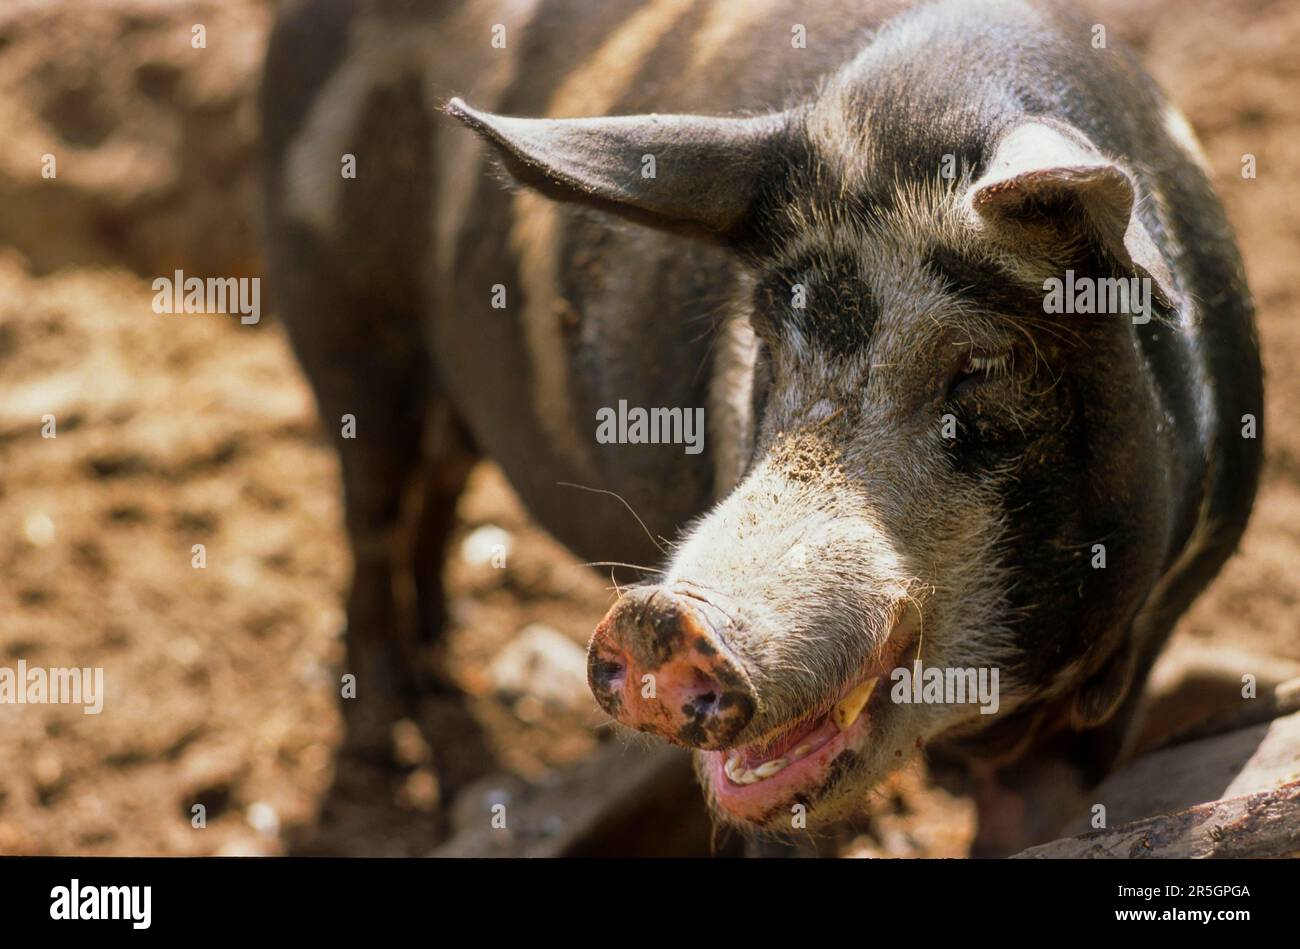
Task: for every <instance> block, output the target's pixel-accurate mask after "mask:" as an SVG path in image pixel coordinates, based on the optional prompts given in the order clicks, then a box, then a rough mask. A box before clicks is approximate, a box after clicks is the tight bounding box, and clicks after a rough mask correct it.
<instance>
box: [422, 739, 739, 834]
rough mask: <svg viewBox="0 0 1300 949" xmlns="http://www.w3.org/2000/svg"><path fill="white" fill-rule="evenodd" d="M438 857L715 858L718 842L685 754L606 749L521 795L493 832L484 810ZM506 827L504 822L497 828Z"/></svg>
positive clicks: (648, 749)
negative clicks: (713, 854)
mask: <svg viewBox="0 0 1300 949" xmlns="http://www.w3.org/2000/svg"><path fill="white" fill-rule="evenodd" d="M479 810H480V811H481V813H475V814H474V815H472V816H471V818H470V819H469V820H468V821H467V822H466V823H465V824H464V826H463V827H462V829H461V830H460V831H459V832H458V833H455V834H453V836H452V838H451V839H450V840H448V841H447V842H446V843H444V844H443V845H442V846H441V847H439V848H438V849H437V850H435V851H434V853H433V856H436V857H565V856H567V857H580V856H628V857H635V856H699V857H703V856H709V855H710V854H712V853H718V854H729V853H731V852H732V851H733V850H734V849H735V848H736V846H738V843H739V842H738V841H726V842H722V841H719V846H718V847H717V848H716V849H715V846H714V840H713V831H712V825H711V823H710V821H709V817H708V812H707V809H706V808H705V806H704V801H703V795H701V793H700V788H699V785H698V784H697V783H696V781H695V776H694V773H693V772H692V770H691V762H690V756H689V755H688V754H687V753H686V752H684V751H682V750H681V749H677V748H671V747H669V746H667V745H659V744H656V745H654V746H652V747H645V746H624V745H622V744H620V743H617V742H612V743H609V744H607V745H605V746H603V747H602V748H601V749H600V750H598V751H597V752H596V753H595V754H594V755H592V756H591V757H590V758H588V759H586V760H584V761H582V762H579V763H578V764H576V765H574V766H573V767H572V768H569V769H566V770H564V771H562V772H560V773H557V774H556V775H554V776H553V777H552V779H551V780H550V781H548V782H544V783H543V784H541V785H537V786H532V787H527V788H524V789H521V790H520V791H519V792H518V793H517V794H515V795H514V796H513V798H512V799H511V800H510V801H509V802H508V803H507V804H506V805H505V812H504V819H505V826H504V827H500V826H494V825H493V822H492V818H493V816H494V815H493V814H492V812H491V809H490V805H485V806H482V807H480V808H479ZM497 823H498V824H500V820H498V821H497Z"/></svg>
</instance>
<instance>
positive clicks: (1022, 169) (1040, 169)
mask: <svg viewBox="0 0 1300 949" xmlns="http://www.w3.org/2000/svg"><path fill="white" fill-rule="evenodd" d="M1136 197H1137V192H1136V189H1135V187H1134V184H1133V179H1132V177H1130V175H1129V173H1128V171H1126V170H1125V169H1124V168H1123V167H1121V166H1120V165H1119V164H1117V163H1115V162H1114V161H1111V160H1110V159H1108V158H1106V157H1105V156H1104V155H1102V153H1101V152H1100V151H1098V150H1097V148H1096V147H1095V146H1094V145H1093V144H1092V143H1091V142H1090V141H1088V139H1087V138H1086V137H1085V136H1084V135H1083V134H1082V133H1081V132H1079V131H1078V130H1077V129H1074V128H1071V127H1068V126H1065V125H1060V124H1057V123H1054V122H1049V121H1046V120H1043V119H1034V120H1031V121H1028V122H1025V123H1024V124H1022V125H1019V126H1017V127H1015V128H1013V129H1012V130H1011V131H1010V132H1008V133H1007V134H1006V135H1004V136H1003V138H1002V140H1001V141H1000V142H999V143H998V145H997V148H996V149H995V151H994V154H993V158H992V160H991V161H990V162H989V165H988V168H987V170H986V171H985V173H984V175H983V176H982V177H980V178H979V180H977V181H976V182H975V183H974V184H973V185H971V188H970V191H969V192H968V193H967V196H966V201H967V204H968V206H969V207H970V209H971V210H972V211H973V212H974V214H975V215H976V217H977V219H978V220H979V221H981V222H982V223H983V225H984V226H987V227H992V228H995V229H997V230H999V231H1002V232H1004V233H1010V234H1015V233H1016V232H1017V230H1020V229H1023V227H1024V224H1025V223H1027V222H1030V221H1041V220H1042V215H1043V214H1044V213H1046V214H1048V215H1051V214H1053V213H1061V214H1069V213H1071V212H1073V213H1078V212H1082V215H1083V217H1084V219H1085V221H1084V223H1085V225H1086V227H1087V228H1088V229H1089V230H1090V231H1091V233H1092V235H1093V236H1094V237H1095V238H1096V239H1097V240H1098V241H1100V243H1101V246H1102V248H1103V249H1104V250H1105V251H1106V252H1107V253H1108V254H1109V255H1110V256H1111V258H1112V259H1113V260H1114V261H1115V262H1116V263H1117V264H1119V266H1120V267H1121V268H1124V269H1126V270H1129V271H1132V272H1136V274H1137V276H1139V277H1149V278H1151V284H1152V292H1153V295H1154V296H1155V297H1156V300H1157V302H1159V303H1160V304H1162V305H1163V306H1166V307H1171V306H1176V305H1177V303H1178V300H1177V298H1176V296H1175V294H1174V283H1173V279H1172V275H1171V274H1170V272H1169V267H1168V265H1167V264H1166V263H1165V259H1164V257H1163V256H1162V255H1161V253H1160V250H1159V248H1157V247H1156V244H1155V241H1153V240H1152V239H1151V234H1150V233H1149V232H1148V231H1147V229H1146V227H1145V226H1144V225H1143V224H1142V222H1141V220H1140V219H1139V218H1138V215H1137V214H1136V213H1135V209H1134V204H1135V202H1136ZM1063 223H1066V224H1068V223H1069V222H1068V221H1065V222H1063Z"/></svg>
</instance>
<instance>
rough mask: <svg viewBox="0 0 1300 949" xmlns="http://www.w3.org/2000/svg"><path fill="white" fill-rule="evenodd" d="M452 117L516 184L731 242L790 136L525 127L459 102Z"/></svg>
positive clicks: (663, 125) (631, 122)
mask: <svg viewBox="0 0 1300 949" xmlns="http://www.w3.org/2000/svg"><path fill="white" fill-rule="evenodd" d="M447 112H448V113H449V114H450V115H453V116H455V117H456V118H458V119H460V120H461V121H462V122H464V123H465V124H466V125H468V126H469V127H470V128H472V129H474V130H475V131H476V132H478V133H479V134H480V135H482V136H483V137H484V138H485V139H487V140H488V141H489V142H490V143H491V144H492V145H493V146H495V147H496V149H497V151H498V153H499V154H500V156H501V158H502V160H503V162H504V163H505V166H506V168H507V169H508V170H509V171H510V172H511V174H513V175H514V176H515V178H517V179H518V180H519V181H521V182H522V183H524V184H526V185H529V186H530V187H533V188H536V189H537V190H538V191H540V192H541V193H542V194H544V195H546V196H548V197H551V198H554V199H556V200H559V201H572V202H577V203H580V204H585V205H587V206H589V207H594V208H599V209H601V210H604V211H609V212H611V213H613V214H617V215H619V216H621V217H624V218H628V219H629V220H632V221H636V222H637V223H640V224H647V225H649V226H651V227H656V228H659V229H661V230H667V231H673V232H676V233H684V234H691V235H693V236H700V237H711V238H714V239H723V240H725V239H728V238H731V237H734V236H736V235H737V233H738V232H739V231H740V230H742V228H743V227H744V224H745V222H746V220H747V218H748V216H749V212H750V208H751V206H752V204H753V199H754V193H755V190H756V189H757V187H758V184H759V183H760V182H761V181H762V180H763V179H764V177H765V175H766V174H767V172H768V171H769V169H770V168H771V167H772V166H773V164H774V162H775V161H776V159H777V156H778V154H779V149H778V144H779V141H780V140H781V138H782V137H783V136H784V133H785V129H786V120H785V117H784V116H783V115H782V114H779V113H778V114H772V115H765V116H759V117H755V118H721V117H712V116H701V115H625V116H613V117H610V118H581V119H526V118H514V117H511V116H501V115H494V114H492V113H490V112H481V111H479V110H477V109H474V108H471V107H470V106H468V105H466V104H465V102H464V101H462V100H461V99H459V98H456V99H452V100H451V101H450V102H449V103H447Z"/></svg>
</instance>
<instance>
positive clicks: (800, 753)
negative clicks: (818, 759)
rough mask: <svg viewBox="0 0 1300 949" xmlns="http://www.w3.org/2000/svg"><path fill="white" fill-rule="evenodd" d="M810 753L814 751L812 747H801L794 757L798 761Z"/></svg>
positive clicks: (797, 749) (795, 751)
mask: <svg viewBox="0 0 1300 949" xmlns="http://www.w3.org/2000/svg"><path fill="white" fill-rule="evenodd" d="M810 751H812V745H800V746H799V747H798V748H796V749H795V750H794V757H795V759H796V760H798V759H799V758H802V757H803V756H804V755H806V754H808V752H810Z"/></svg>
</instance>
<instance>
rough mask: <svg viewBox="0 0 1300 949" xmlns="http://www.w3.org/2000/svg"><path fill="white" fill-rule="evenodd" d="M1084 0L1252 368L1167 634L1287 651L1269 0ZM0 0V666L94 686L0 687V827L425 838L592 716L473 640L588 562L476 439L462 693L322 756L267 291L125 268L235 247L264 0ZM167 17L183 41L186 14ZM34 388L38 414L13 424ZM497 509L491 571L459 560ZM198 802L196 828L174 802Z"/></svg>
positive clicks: (890, 835)
mask: <svg viewBox="0 0 1300 949" xmlns="http://www.w3.org/2000/svg"><path fill="white" fill-rule="evenodd" d="M1094 6H1096V7H1097V8H1098V9H1099V11H1100V12H1099V16H1098V20H1099V22H1103V23H1105V24H1107V26H1108V28H1110V29H1111V30H1112V31H1113V33H1114V34H1118V35H1122V36H1124V37H1126V38H1127V39H1129V40H1130V41H1132V42H1134V43H1136V44H1138V45H1139V46H1140V47H1142V48H1143V49H1144V51H1145V53H1146V55H1147V58H1148V61H1149V63H1150V65H1151V68H1152V69H1153V71H1154V72H1155V74H1156V76H1157V77H1158V78H1159V79H1160V80H1161V81H1162V83H1163V84H1164V85H1165V87H1166V88H1167V89H1168V90H1169V91H1170V93H1171V95H1172V98H1173V99H1174V100H1175V101H1176V102H1177V103H1179V104H1180V105H1181V106H1182V107H1183V109H1184V110H1185V112H1186V113H1187V114H1188V115H1189V117H1190V119H1191V121H1192V123H1193V125H1194V126H1195V128H1196V129H1197V131H1198V133H1199V134H1200V135H1201V137H1202V140H1203V142H1204V145H1205V150H1206V152H1207V154H1208V156H1209V160H1210V163H1211V166H1212V168H1213V174H1214V178H1215V181H1216V184H1217V186H1218V188H1219V190H1220V193H1221V194H1222V196H1223V198H1224V200H1225V202H1226V204H1227V207H1228V211H1229V214H1230V217H1231V218H1232V221H1233V222H1234V224H1235V226H1236V227H1237V229H1238V231H1239V233H1240V236H1241V241H1242V246H1243V250H1244V253H1245V256H1246V262H1247V268H1248V271H1249V275H1250V279H1251V284H1252V287H1253V289H1254V292H1255V294H1256V298H1257V300H1258V304H1259V313H1260V322H1259V325H1260V334H1261V339H1262V343H1263V349H1264V359H1265V364H1266V367H1267V371H1268V402H1267V428H1268V465H1267V469H1266V472H1265V476H1264V483H1263V487H1262V491H1261V495H1260V499H1259V504H1258V506H1257V509H1256V513H1255V516H1254V520H1253V522H1252V525H1251V528H1250V531H1249V533H1248V534H1247V537H1246V540H1245V543H1244V545H1243V547H1242V549H1241V552H1240V553H1239V554H1238V555H1237V557H1236V558H1235V559H1234V560H1233V561H1232V562H1231V563H1230V565H1229V566H1228V567H1227V569H1226V570H1225V571H1224V573H1223V575H1222V576H1221V577H1220V579H1219V580H1218V581H1217V582H1216V583H1215V585H1214V586H1213V588H1212V589H1211V590H1210V592H1209V593H1208V594H1207V595H1206V596H1204V597H1203V598H1202V599H1201V600H1200V601H1199V602H1198V604H1197V605H1196V607H1195V608H1194V609H1193V611H1192V612H1191V613H1190V614H1189V615H1188V616H1187V617H1186V618H1185V619H1184V620H1183V622H1182V623H1181V625H1180V627H1179V631H1178V634H1177V636H1178V638H1179V640H1180V641H1182V642H1202V641H1215V642H1222V643H1229V644H1232V645H1233V646H1235V647H1241V648H1245V649H1250V650H1253V651H1255V652H1258V653H1260V654H1263V655H1272V656H1276V657H1279V658H1290V659H1293V660H1295V659H1300V629H1298V628H1300V584H1298V583H1297V579H1296V577H1297V564H1300V374H1298V373H1297V372H1296V371H1295V367H1296V366H1297V365H1300V324H1298V323H1297V319H1296V317H1297V304H1298V303H1300V285H1298V283H1297V280H1296V279H1295V278H1296V267H1297V260H1300V176H1297V174H1296V169H1297V168H1300V59H1298V58H1297V57H1296V55H1295V49H1296V48H1297V45H1300V6H1297V5H1296V4H1294V3H1287V2H1275V3H1254V2H1252V3H1242V4H1240V5H1237V4H1231V3H1225V2H1208V0H1195V2H1186V0H1168V2H1158V3H1150V4H1145V3H1144V4H1123V3H1119V2H1107V3H1103V4H1095V5H1094ZM7 7H8V9H7V10H6V11H5V12H3V13H0V122H2V123H3V125H4V127H5V128H6V129H7V135H6V136H5V141H4V142H3V143H0V206H3V207H4V208H5V211H4V212H3V215H0V241H3V242H4V245H5V246H4V247H3V248H0V665H8V666H13V665H15V664H16V663H17V662H18V661H19V660H26V661H27V662H28V663H29V664H31V665H42V666H59V665H77V666H102V667H103V668H104V669H105V675H106V691H107V695H106V699H105V712H104V713H103V714H101V715H98V716H88V715H84V714H82V712H81V710H80V709H79V708H72V707H66V706H62V707H61V706H51V705H45V706H0V854H67V853H79V854H279V853H288V852H305V853H355V854H361V853H380V854H397V853H425V852H428V851H429V850H430V849H432V848H433V847H434V846H435V845H436V844H437V843H438V842H439V841H441V840H444V839H445V838H446V837H447V835H448V833H449V832H450V831H451V830H452V829H453V828H454V827H455V826H456V825H457V821H458V820H469V819H474V818H473V817H472V816H471V817H458V816H457V815H458V814H462V815H463V814H469V815H473V814H474V813H476V811H475V808H476V806H477V805H478V803H480V802H481V801H482V800H486V799H490V795H491V792H492V791H493V790H494V789H498V788H508V787H511V786H515V785H517V784H518V783H519V782H521V781H522V782H530V781H531V782H535V781H539V780H542V779H543V778H545V776H546V775H548V774H549V773H551V772H553V771H554V769H557V768H561V767H563V766H564V765H566V764H567V763H570V762H573V761H575V760H577V759H579V758H581V757H582V756H584V755H587V754H589V753H590V752H591V751H592V750H593V748H595V747H596V745H597V744H598V743H599V742H601V741H607V740H610V738H609V736H608V735H607V734H606V729H604V728H603V726H602V725H601V720H600V717H599V716H598V715H596V714H594V711H593V710H592V708H591V707H590V706H589V705H586V704H584V703H582V702H577V703H573V702H567V701H566V700H565V696H563V695H560V696H557V697H556V698H555V699H554V700H553V701H550V702H549V703H548V702H544V701H540V700H522V701H519V700H516V699H514V698H510V697H502V696H501V695H500V694H499V693H498V691H497V690H496V689H495V688H494V685H493V683H494V674H493V673H492V672H491V671H490V669H491V662H492V660H493V659H494V657H496V656H497V655H498V654H499V653H500V652H501V650H502V649H504V648H506V647H507V646H508V645H509V644H510V642H511V641H512V640H513V639H514V638H515V637H516V636H517V635H518V634H519V633H520V632H521V631H522V630H524V629H525V628H526V627H528V626H530V625H531V624H537V623H541V624H544V625H546V626H547V627H550V628H551V629H553V630H555V631H557V632H558V634H559V635H560V637H561V638H563V639H567V640H569V641H571V642H572V643H573V644H575V645H576V646H578V647H581V645H582V644H583V643H585V640H586V637H587V636H588V634H589V632H590V629H591V626H592V624H593V622H594V621H595V619H597V618H598V617H599V615H600V614H601V612H602V611H603V610H604V608H605V607H606V606H607V605H608V603H609V602H610V600H611V591H610V589H609V583H608V578H602V577H600V576H599V575H596V574H594V573H592V572H590V571H588V570H586V569H584V568H582V567H581V566H579V565H577V564H576V563H575V562H574V561H573V558H571V557H570V556H569V555H568V554H567V553H566V552H565V551H563V550H562V549H560V548H559V547H558V546H557V545H556V544H555V543H554V542H552V541H550V540H549V539H548V538H546V537H545V536H544V535H543V534H541V533H540V532H539V531H538V530H537V529H536V528H534V527H533V526H532V525H530V523H529V522H528V519H527V517H526V515H525V514H524V513H523V512H522V511H521V510H520V508H519V506H518V505H517V503H516V502H515V500H514V499H513V497H512V495H511V493H510V491H509V488H508V487H507V486H506V485H505V484H504V483H503V481H502V479H501V478H500V476H499V474H498V473H497V472H496V471H495V470H494V469H493V468H492V467H491V466H490V465H484V466H482V467H481V468H480V470H478V471H477V472H476V474H475V476H474V479H473V483H472V487H471V490H470V491H469V492H468V495H467V496H466V497H465V499H464V501H463V504H462V507H461V510H460V519H461V527H460V530H459V532H458V537H457V540H456V542H455V544H454V545H453V556H452V558H451V562H450V566H449V570H450V580H451V589H452V593H453V603H454V607H453V611H454V618H455V623H454V627H453V629H452V630H451V633H450V639H449V650H448V660H449V664H450V668H451V670H452V671H453V673H454V675H455V677H456V679H457V680H458V682H459V683H460V684H461V686H462V687H463V688H464V689H465V690H466V692H467V694H468V695H469V696H470V701H469V704H468V706H467V708H465V709H463V710H462V709H460V708H457V707H452V706H450V705H449V706H447V707H445V708H440V707H436V706H435V707H434V708H433V709H432V712H431V714H433V715H434V716H435V717H436V718H438V719H439V720H440V721H441V722H442V723H443V725H444V727H443V728H442V730H441V732H440V734H439V737H438V739H437V740H436V741H435V742H434V746H433V747H432V748H429V747H428V746H427V745H425V744H424V743H423V742H422V740H421V739H420V738H419V737H418V729H414V728H412V727H402V728H399V729H398V730H397V733H396V735H395V739H396V741H397V742H398V744H399V746H400V747H402V748H403V749H404V750H403V754H404V755H405V758H406V760H407V762H408V765H409V768H408V771H407V772H406V773H405V774H403V775H402V776H400V778H398V779H392V780H390V779H386V778H382V777H381V776H380V775H379V774H377V773H370V772H367V771H365V770H364V769H354V770H350V771H348V772H347V773H336V769H335V761H336V758H335V752H336V748H337V744H338V740H339V737H340V723H339V718H338V715H337V712H336V708H335V699H334V696H335V695H336V694H337V686H336V683H337V676H338V673H339V663H340V661H341V657H342V644H341V641H340V639H339V632H340V629H341V625H342V600H343V595H344V590H345V584H346V580H347V576H348V570H349V557H348V552H347V550H346V548H345V546H344V543H343V532H342V528H341V512H340V498H339V476H338V465H337V462H336V460H335V458H334V456H333V454H332V453H331V450H330V448H329V446H328V443H327V438H326V434H325V433H324V432H323V431H322V429H321V427H320V425H319V424H318V422H317V420H316V418H315V414H314V406H313V403H312V399H311V395H310V392H309V390H308V388H307V386H306V383H305V381H304V380H303V378H302V376H301V374H300V373H299V371H298V369H297V367H296V365H295V363H294V361H293V358H292V355H291V353H290V351H289V349H288V346H287V345H286V341H285V338H284V336H283V334H282V332H281V330H280V328H279V327H278V326H277V325H276V323H275V320H274V316H273V314H272V315H269V316H268V317H267V318H264V319H263V321H262V323H261V324H260V325H258V326H256V327H245V326H241V325H239V323H238V322H236V321H234V320H232V319H231V318H229V317H220V316H162V315H157V314H155V313H154V312H153V311H152V309H151V299H152V293H151V290H150V287H149V280H150V279H151V278H152V277H153V276H156V275H158V274H166V273H170V271H171V269H172V268H173V267H175V266H183V267H185V268H187V269H188V270H190V271H191V272H196V273H220V274H227V275H241V274H255V273H256V272H257V270H258V267H259V263H258V254H257V252H256V243H255V225H254V223H253V222H254V216H253V201H254V199H253V194H254V191H253V185H252V170H253V160H252V159H253V154H254V147H255V141H254V138H253V136H254V130H255V112H254V101H253V98H252V97H253V93H254V90H255V87H256V70H257V63H258V58H259V56H260V52H261V45H262V43H263V42H264V39H265V35H266V30H267V28H268V25H269V13H270V10H271V9H272V7H273V4H271V3H270V2H258V0H237V2H228V3H215V2H208V3H204V2H192V3H191V2H185V3H165V2H158V0H153V2H151V0H118V2H109V3H103V4H97V5H96V8H95V10H94V11H93V12H91V11H88V10H86V9H84V4H77V3H64V2H39V3H37V2H30V0H15V2H14V3H13V4H9V5H7ZM196 22H203V23H205V24H206V27H207V30H208V46H207V48H206V50H205V52H206V55H200V54H199V53H198V51H195V50H194V49H193V48H192V46H191V44H190V42H189V38H190V35H191V29H192V25H193V24H194V23H196ZM1247 153H1249V154H1252V155H1254V156H1256V159H1257V167H1258V176H1257V177H1256V178H1253V179H1250V178H1243V177H1242V174H1241V167H1242V156H1243V155H1244V154H1247ZM46 154H53V155H55V156H56V158H57V161H58V174H57V177H55V178H53V179H49V178H43V177H42V176H41V168H42V165H41V161H42V157H41V156H43V155H46ZM46 415H53V416H54V418H55V424H56V432H57V437H54V438H45V437H42V417H43V416H46ZM483 528H489V529H490V530H488V531H487V532H485V531H483V530H482V529H483ZM476 532H477V533H476ZM498 532H500V533H498ZM502 541H504V542H506V543H507V544H508V546H509V552H508V556H507V566H506V567H505V569H495V568H494V567H493V566H492V565H491V564H490V563H486V564H485V563H483V562H482V558H483V551H484V550H485V549H490V544H491V543H495V542H502ZM196 544H202V545H204V550H205V555H206V566H205V567H204V568H202V569H196V568H195V567H194V566H193V565H192V561H193V557H194V553H193V550H194V545H196ZM485 545H486V546H485ZM561 653H562V654H563V651H561ZM563 655H567V656H569V657H571V653H568V654H563ZM466 789H468V790H466ZM461 792H463V793H461ZM458 796H459V798H460V801H461V803H460V804H459V805H457V806H456V807H453V806H452V801H453V800H455V799H456V798H457V797H458ZM467 801H468V804H466V802H467ZM196 804H199V805H202V806H203V807H204V809H205V811H204V812H205V814H206V818H207V821H206V827H203V828H195V827H194V826H192V820H191V818H192V814H193V813H194V811H193V808H194V806H195V805H196ZM458 808H459V810H458ZM971 814H972V811H971V807H970V805H969V804H968V803H967V802H966V801H964V800H962V799H959V798H954V797H951V796H949V795H947V794H946V793H944V792H941V791H938V790H935V789H932V788H930V787H929V786H928V784H927V783H926V781H925V776H924V771H923V769H921V768H913V769H912V770H910V771H909V772H907V773H906V774H904V775H901V776H899V777H898V778H897V779H896V780H894V781H893V782H892V783H891V784H890V786H889V787H887V788H885V789H882V791H881V792H880V793H879V794H878V795H876V797H875V798H874V799H873V801H872V804H871V809H870V813H869V815H868V816H867V817H865V818H864V819H863V820H862V822H861V825H860V834H861V836H860V837H859V839H858V840H857V841H856V842H855V844H854V846H853V847H852V848H850V849H851V852H854V853H860V854H887V855H959V854H962V853H963V852H964V851H965V848H966V846H967V844H968V843H969V839H970V833H971Z"/></svg>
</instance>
